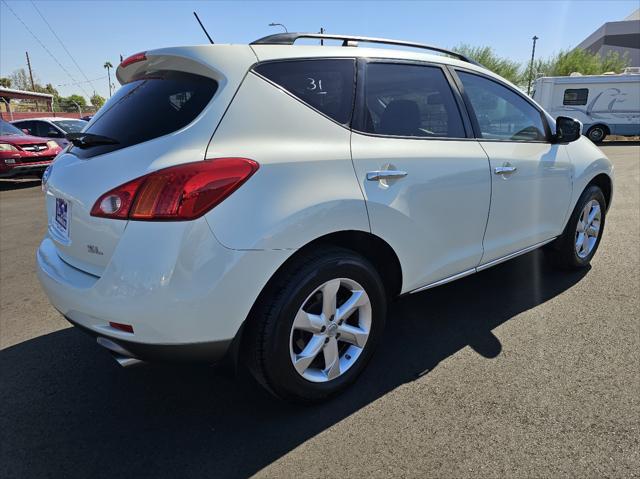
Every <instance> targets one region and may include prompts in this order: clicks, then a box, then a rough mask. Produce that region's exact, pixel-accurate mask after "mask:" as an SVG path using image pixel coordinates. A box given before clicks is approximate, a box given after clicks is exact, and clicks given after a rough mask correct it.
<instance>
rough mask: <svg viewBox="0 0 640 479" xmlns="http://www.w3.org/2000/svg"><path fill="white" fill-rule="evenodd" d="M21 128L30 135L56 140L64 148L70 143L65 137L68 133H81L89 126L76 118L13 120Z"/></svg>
mask: <svg viewBox="0 0 640 479" xmlns="http://www.w3.org/2000/svg"><path fill="white" fill-rule="evenodd" d="M12 123H13V125H15V126H17V127H18V128H20V129H21V130H26V131H27V132H28V133H29V134H30V135H34V136H39V137H41V138H48V139H51V140H54V141H55V142H56V143H58V145H60V146H61V147H62V148H64V147H65V146H67V145H68V144H69V141H68V140H67V139H66V138H65V136H66V135H67V133H80V132H81V131H82V129H83V128H84V127H85V126H87V122H86V121H85V120H79V119H75V118H56V117H54V118H29V119H28V120H16V121H14V122H12Z"/></svg>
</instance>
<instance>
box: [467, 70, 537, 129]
mask: <svg viewBox="0 0 640 479" xmlns="http://www.w3.org/2000/svg"><path fill="white" fill-rule="evenodd" d="M458 76H459V77H460V80H461V81H462V85H463V86H464V91H465V93H466V95H467V97H468V98H469V101H470V102H471V106H472V107H473V111H474V113H475V116H476V119H477V120H478V125H479V127H480V133H481V137H482V138H486V139H491V140H505V141H544V140H546V134H545V128H544V123H543V120H542V115H541V114H540V112H539V111H538V110H537V109H536V108H534V107H533V105H531V103H529V102H528V101H526V100H525V99H524V98H522V97H521V96H520V95H518V94H517V93H516V92H514V91H512V90H511V89H509V88H507V87H505V86H502V85H500V84H499V83H497V82H495V81H492V80H489V79H487V78H484V77H481V76H479V75H473V74H471V73H466V72H461V71H459V72H458Z"/></svg>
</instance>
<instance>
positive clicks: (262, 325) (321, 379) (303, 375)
mask: <svg viewBox="0 0 640 479" xmlns="http://www.w3.org/2000/svg"><path fill="white" fill-rule="evenodd" d="M261 296H262V297H261V298H260V299H259V301H258V303H257V304H256V306H255V307H254V309H253V311H252V314H251V317H250V319H249V321H250V323H249V325H248V326H249V329H248V331H247V333H248V334H247V340H246V341H245V342H244V344H243V351H244V357H245V358H246V359H247V366H248V367H249V370H250V371H251V373H252V374H253V376H254V377H255V378H256V380H257V381H258V382H259V383H260V384H262V385H263V386H264V387H265V388H266V389H267V390H269V391H270V392H271V393H273V394H274V395H276V396H277V397H280V398H282V399H285V400H290V401H295V402H305V403H310V402H316V401H320V400H323V399H326V398H328V397H330V396H332V395H335V394H337V393H339V392H341V391H342V390H344V389H345V388H346V387H348V386H349V385H350V384H352V383H353V382H354V381H355V380H356V378H357V377H358V375H359V374H360V373H361V372H362V370H363V369H364V367H365V366H366V364H367V362H368V361H369V359H370V358H371V355H372V353H373V350H374V349H375V346H376V344H377V342H378V339H379V338H380V336H381V334H382V331H383V329H384V324H385V317H386V309H387V304H386V296H385V291H384V286H383V284H382V281H381V280H380V276H379V275H378V272H377V271H376V270H375V268H374V267H373V266H372V265H371V263H369V261H367V260H366V259H365V258H363V257H362V256H360V255H358V254H356V253H355V252H353V251H351V250H347V249H342V248H336V247H325V248H322V249H319V250H316V251H314V252H311V253H306V254H303V255H302V256H301V257H299V258H297V259H295V260H294V261H293V262H292V263H291V264H289V265H288V266H287V267H286V268H285V269H284V270H283V271H281V272H279V273H278V275H277V276H276V277H275V278H274V280H273V281H272V282H271V283H270V285H269V286H268V289H267V290H266V292H265V293H264V294H263V295H261ZM332 308H333V309H332ZM347 311H349V312H347Z"/></svg>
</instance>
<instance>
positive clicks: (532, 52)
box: [527, 35, 538, 95]
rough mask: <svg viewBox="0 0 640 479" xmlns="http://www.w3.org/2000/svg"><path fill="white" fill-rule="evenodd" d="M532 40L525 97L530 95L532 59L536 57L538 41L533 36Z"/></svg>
mask: <svg viewBox="0 0 640 479" xmlns="http://www.w3.org/2000/svg"><path fill="white" fill-rule="evenodd" d="M532 40H533V48H532V49H531V64H530V65H529V86H528V87H527V95H529V94H531V80H532V79H533V59H534V58H535V56H536V41H538V37H536V36H535V35H534V36H533V38H532Z"/></svg>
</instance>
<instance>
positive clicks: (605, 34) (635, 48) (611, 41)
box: [578, 14, 640, 67]
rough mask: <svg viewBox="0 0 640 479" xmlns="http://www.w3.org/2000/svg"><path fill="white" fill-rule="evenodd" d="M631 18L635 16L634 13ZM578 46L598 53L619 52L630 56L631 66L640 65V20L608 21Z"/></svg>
mask: <svg viewBox="0 0 640 479" xmlns="http://www.w3.org/2000/svg"><path fill="white" fill-rule="evenodd" d="M629 18H635V17H634V16H633V14H632V16H630V17H629ZM578 48H582V49H584V50H588V51H590V52H592V53H598V54H600V55H602V56H604V55H607V53H608V52H610V51H613V52H618V53H619V54H620V55H624V54H625V53H626V55H627V56H628V58H629V66H632V67H640V20H624V21H621V22H608V23H605V24H604V25H602V26H601V27H600V28H598V29H597V30H596V31H595V32H593V33H592V34H591V35H589V36H588V37H587V38H586V39H585V40H584V41H582V42H581V43H580V44H579V45H578Z"/></svg>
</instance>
